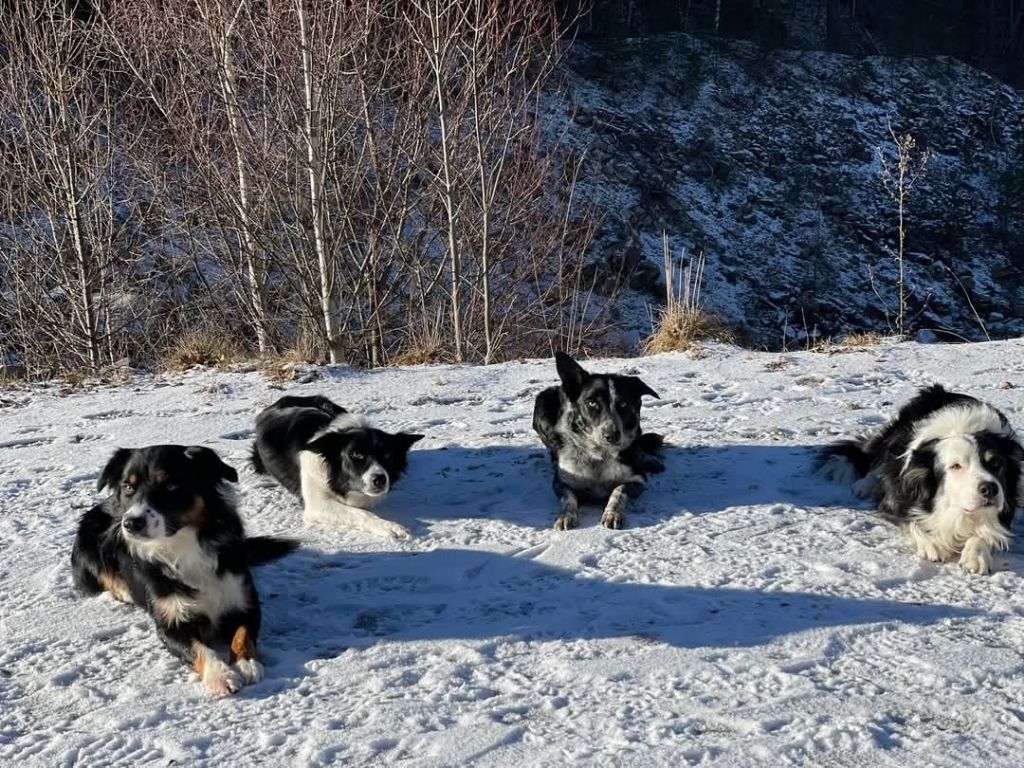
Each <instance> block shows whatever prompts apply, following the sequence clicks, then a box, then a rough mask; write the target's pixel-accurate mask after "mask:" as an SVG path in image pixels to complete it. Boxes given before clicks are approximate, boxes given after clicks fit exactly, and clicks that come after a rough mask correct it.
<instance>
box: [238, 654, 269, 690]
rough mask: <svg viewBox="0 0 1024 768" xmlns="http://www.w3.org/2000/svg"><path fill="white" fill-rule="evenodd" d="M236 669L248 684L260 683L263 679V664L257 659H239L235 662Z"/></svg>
mask: <svg viewBox="0 0 1024 768" xmlns="http://www.w3.org/2000/svg"><path fill="white" fill-rule="evenodd" d="M235 670H236V671H237V672H238V674H239V675H241V676H242V680H244V681H245V684H246V685H252V684H253V683H258V682H259V681H260V680H262V679H263V665H262V664H261V663H260V662H258V661H257V660H256V659H239V660H238V661H236V662H235Z"/></svg>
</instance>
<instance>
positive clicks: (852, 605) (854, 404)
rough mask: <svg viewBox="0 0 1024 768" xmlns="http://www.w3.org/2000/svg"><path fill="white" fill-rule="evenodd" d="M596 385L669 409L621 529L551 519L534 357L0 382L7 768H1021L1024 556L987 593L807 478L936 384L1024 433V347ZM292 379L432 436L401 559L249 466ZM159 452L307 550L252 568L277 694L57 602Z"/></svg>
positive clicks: (753, 366)
mask: <svg viewBox="0 0 1024 768" xmlns="http://www.w3.org/2000/svg"><path fill="white" fill-rule="evenodd" d="M592 367H593V368H594V369H595V370H597V369H604V370H609V371H615V372H629V373H635V374H638V375H640V376H642V377H643V378H644V379H645V380H646V381H647V382H648V383H649V384H650V385H651V386H652V387H653V388H655V389H656V390H658V391H659V392H660V393H661V395H662V398H663V399H662V400H660V401H650V402H649V403H648V404H647V406H646V407H645V414H646V416H645V426H646V427H647V428H649V429H654V430H656V431H659V432H663V433H664V434H665V435H666V436H667V437H668V439H669V440H670V441H671V443H672V445H673V447H672V448H671V451H670V455H669V461H668V464H669V469H668V472H667V473H666V474H664V475H661V476H658V477H657V478H655V480H654V481H653V483H652V484H651V486H650V488H649V490H648V492H647V494H646V495H645V496H644V498H643V499H642V503H641V505H640V507H639V508H637V509H636V510H634V511H633V512H632V513H631V515H630V516H629V518H628V524H629V527H628V529H627V530H624V531H621V532H610V531H607V530H604V529H602V528H600V527H599V526H598V525H597V517H598V516H597V513H596V512H594V511H590V512H589V513H588V514H585V516H584V518H583V527H582V528H581V529H580V530H577V531H571V532H567V533H556V532H554V531H552V530H550V525H551V522H552V520H553V518H554V514H555V510H556V506H557V505H556V503H555V500H554V498H553V495H552V493H551V490H550V474H549V468H548V461H547V458H546V457H545V456H544V454H543V453H542V451H541V449H540V444H539V442H538V440H537V439H536V438H535V436H534V434H533V433H532V431H531V428H530V417H531V412H532V406H533V397H534V395H535V394H536V392H537V391H538V390H539V389H540V388H541V387H543V386H546V385H548V384H551V383H553V382H554V381H555V373H554V366H553V364H552V363H550V362H549V361H530V362H524V363H516V364H506V365H500V366H494V367H489V368H482V367H468V366H467V367H423V368H411V369H398V370H380V371H374V372H363V371H354V370H348V369H340V368H339V369H329V370H319V369H318V370H315V371H314V373H315V374H317V378H315V380H313V381H312V382H309V383H305V384H301V385H300V384H288V385H287V386H285V388H284V389H282V388H281V385H280V384H279V383H275V382H272V381H269V380H267V379H266V378H264V377H263V375H261V374H260V373H256V372H249V373H216V372H212V371H206V370H196V371H192V372H190V373H187V374H184V375H166V376H154V377H140V378H136V379H133V380H132V381H131V382H129V383H128V384H125V385H122V386H118V387H103V388H99V389H96V390H94V391H84V392H82V391H77V392H72V393H68V394H65V393H62V392H61V387H60V386H58V385H51V386H44V387H39V388H36V389H34V390H21V391H19V390H11V391H6V392H3V393H0V424H2V430H0V764H2V765H17V766H53V765H125V766H141V765H168V764H172V763H173V764H177V765H210V766H213V765H218V766H219V765H255V764H269V765H276V764H280V765H307V764H308V765H324V764H331V763H336V764H338V765H409V766H448V765H451V766H455V765H479V766H509V765H518V766H542V765H543V766H554V765H576V764H578V765H665V766H681V765H715V766H750V765H761V766H780V765H807V766H822V765H843V766H848V765H857V766H871V767H872V768H876V767H878V766H907V765H921V766H924V765H927V766H947V765H948V766H954V765H955V766H966V765H985V766H996V765H1006V766H1009V765H1016V764H1019V755H1020V744H1021V739H1022V737H1024V717H1022V714H1021V713H1022V712H1024V675H1022V674H1021V672H1022V662H1021V648H1022V647H1024V545H1021V544H1020V543H1018V544H1016V545H1015V547H1014V549H1013V551H1011V552H1010V553H1009V554H1005V555H1000V556H998V557H997V558H996V562H995V569H996V573H995V574H994V575H992V576H991V577H977V576H970V575H967V574H965V573H962V572H961V571H960V570H959V568H958V567H957V566H956V565H955V564H949V565H933V564H930V563H926V562H921V561H919V560H918V559H917V558H916V557H915V556H914V554H913V552H912V551H911V548H910V546H909V545H908V543H907V542H906V541H905V540H904V539H903V538H902V537H901V536H900V535H899V534H898V533H897V532H896V531H895V530H894V529H893V528H892V527H891V526H890V525H888V524H885V523H883V522H881V521H879V520H878V519H876V518H875V517H874V516H873V514H872V513H871V512H870V511H868V510H867V509H866V508H865V507H864V506H863V505H862V504H861V503H859V502H857V501H856V500H854V499H853V498H852V496H851V495H850V494H849V493H848V491H846V490H845V489H843V488H837V487H831V486H828V485H825V484H823V483H822V482H820V481H818V480H817V479H816V478H814V477H812V476H811V475H810V474H809V462H810V456H811V451H812V449H813V448H814V447H815V446H817V445H820V444H822V443H824V442H826V441H829V440H831V439H833V438H834V437H835V436H837V435H849V434H851V433H854V432H857V431H859V430H863V429H866V428H871V427H873V426H875V425H877V424H879V423H880V422H881V421H883V420H884V419H885V418H886V416H887V415H888V414H890V413H891V412H892V410H893V408H894V406H895V405H896V404H898V403H899V402H901V401H902V400H904V399H905V398H907V397H908V396H910V395H911V394H912V392H913V391H914V389H915V388H916V387H918V386H921V385H924V384H928V383H931V382H933V381H939V382H942V383H944V384H946V385H950V386H953V387H957V388H961V389H964V390H967V391H970V392H972V393H974V394H976V395H978V396H980V397H983V398H985V399H988V400H990V401H991V402H993V403H994V404H996V405H997V406H998V407H1000V408H1002V409H1004V410H1005V412H1006V413H1007V414H1008V415H1009V416H1010V418H1011V419H1012V420H1014V421H1015V422H1016V423H1017V425H1018V426H1024V413H1022V410H1024V396H1022V394H1021V393H1022V389H1021V387H1022V386H1024V341H1017V342H1002V343H994V344H979V345H970V346H957V347H952V346H923V345H915V344H904V345H899V346H891V347H888V346H887V347H878V348H865V349H859V350H857V351H853V352H849V353H843V354H834V355H823V354H810V353H798V354H787V355H770V354H762V353H752V352H746V351H742V350H738V349H735V348H731V347H724V346H716V347H711V348H709V349H708V350H707V354H706V355H705V356H704V357H702V358H700V359H693V358H691V357H689V356H684V355H665V356H659V357H654V358H644V359H633V360H609V361H604V362H601V363H594V364H592ZM282 392H293V393H305V394H308V393H314V392H319V393H323V394H326V395H329V396H331V397H332V398H334V399H336V400H337V401H339V402H340V403H343V404H344V405H346V406H349V407H350V408H352V409H353V410H356V411H359V412H362V413H364V414H367V415H368V416H370V417H371V418H372V419H374V420H375V421H376V422H377V423H378V424H379V425H381V426H383V427H385V428H389V429H408V430H415V431H420V432H424V433H426V435H427V438H426V439H425V440H423V441H422V442H421V443H419V444H417V446H416V447H415V449H414V450H413V453H412V454H411V461H410V472H409V474H408V476H407V477H406V478H405V479H403V480H402V481H401V482H400V483H399V486H398V488H397V490H396V492H395V493H394V495H393V496H392V497H391V499H390V500H389V504H388V507H387V508H386V509H385V510H383V511H384V514H386V515H390V516H392V517H393V518H394V519H396V520H398V521H401V522H402V523H404V524H407V525H409V526H410V527H411V528H412V530H413V533H414V538H413V539H412V540H411V541H409V542H393V541H384V540H381V539H377V538H373V537H370V536H367V535H363V534H358V533H352V532H346V531H338V530H329V529H325V528H310V529H303V528H302V527H301V523H300V512H299V509H298V508H297V506H296V504H295V503H294V502H293V500H292V499H290V498H289V497H287V496H286V495H285V494H284V493H283V492H281V491H280V490H277V489H275V488H272V487H267V486H266V485H264V484H263V481H262V480H260V479H258V478H257V477H256V476H254V474H253V473H252V471H251V470H250V469H249V468H248V467H246V466H244V461H245V456H246V453H247V450H248V446H249V440H250V438H251V435H252V425H253V418H254V415H255V414H256V412H257V411H258V410H259V409H260V408H262V407H263V406H265V405H267V404H269V403H270V402H272V401H273V400H274V399H276V398H277V397H279V396H280V395H281V394H282ZM166 441H174V442H181V443H205V444H208V445H210V446H212V447H214V448H215V449H217V450H218V451H220V452H222V454H223V455H225V456H226V457H227V458H228V459H229V460H230V461H231V462H232V463H233V464H234V465H235V466H236V467H238V468H239V469H240V470H241V474H242V488H243V491H244V493H243V502H242V508H243V511H244V517H245V518H246V520H247V522H248V526H249V529H250V531H251V532H253V533H291V534H293V535H299V536H302V537H303V538H304V540H305V546H304V548H303V549H302V550H301V551H300V552H299V553H297V554H295V555H294V556H292V557H290V558H288V559H286V560H283V561H281V562H279V563H277V564H274V565H272V566H268V567H266V568H263V569H261V570H259V571H258V572H257V583H258V585H259V588H260V592H261V594H262V597H263V604H264V628H263V633H262V637H261V649H262V654H263V657H264V661H265V663H266V669H267V678H266V680H264V681H263V682H262V683H259V684H257V685H254V686H252V687H249V688H246V689H244V690H243V691H242V693H241V694H239V695H238V696H237V697H236V698H233V699H230V700H212V699H210V698H209V697H208V696H207V694H206V693H205V692H204V691H203V689H202V687H201V686H200V685H199V684H198V683H197V682H196V681H195V680H194V679H193V677H192V674H191V672H189V671H188V670H187V669H185V668H184V667H183V666H182V665H181V664H179V663H178V662H176V661H175V660H173V659H172V658H171V657H170V656H169V655H168V654H167V652H166V651H164V650H163V648H162V647H161V646H160V644H159V642H158V641H157V639H156V637H155V635H154V633H153V631H152V629H151V627H150V624H149V620H148V618H147V617H146V616H145V615H144V613H142V612H141V611H139V610H136V609H132V608H129V607H126V606H124V605H122V604H119V603H116V602H114V601H113V600H111V599H109V598H107V597H106V596H104V597H101V598H96V599H89V600H80V599H78V598H76V596H75V595H74V593H73V591H72V588H71V581H70V572H69V565H68V559H69V552H70V546H71V541H72V536H73V531H74V527H75V524H76V520H77V517H78V515H79V514H81V512H82V511H83V510H84V509H86V508H87V507H88V506H89V505H91V504H93V503H94V502H95V501H96V500H97V498H98V496H97V494H96V493H95V492H94V485H95V482H96V478H97V476H98V471H99V469H100V468H101V466H102V464H103V463H104V462H105V460H106V459H107V457H108V456H109V454H110V453H111V451H112V450H113V449H114V448H115V447H116V446H137V445H142V444H146V443H153V442H166Z"/></svg>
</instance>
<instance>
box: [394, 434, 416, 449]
mask: <svg viewBox="0 0 1024 768" xmlns="http://www.w3.org/2000/svg"><path fill="white" fill-rule="evenodd" d="M422 439H423V435H416V434H413V433H412V432H398V433H397V434H394V435H392V436H391V440H392V442H394V443H395V445H397V446H398V448H399V449H400V450H402V451H405V452H408V451H409V449H410V448H412V446H413V443H416V442H419V441H420V440H422Z"/></svg>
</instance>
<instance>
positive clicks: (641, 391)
mask: <svg viewBox="0 0 1024 768" xmlns="http://www.w3.org/2000/svg"><path fill="white" fill-rule="evenodd" d="M617 383H619V384H625V385H626V392H627V394H629V396H630V397H633V398H635V399H637V400H639V399H641V398H642V397H643V396H644V395H650V396H651V397H653V398H655V399H657V400H661V396H660V395H659V394H658V393H657V392H655V391H654V390H653V389H651V388H650V387H649V386H647V384H645V383H644V381H643V379H641V378H640V377H639V376H620V377H619V381H618V382H617Z"/></svg>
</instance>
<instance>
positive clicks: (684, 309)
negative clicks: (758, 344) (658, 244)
mask: <svg viewBox="0 0 1024 768" xmlns="http://www.w3.org/2000/svg"><path fill="white" fill-rule="evenodd" d="M663 241H664V258H665V307H664V308H663V309H661V311H660V312H659V313H658V318H657V321H656V322H653V325H654V332H653V333H652V334H651V335H650V336H649V337H648V338H647V340H646V341H645V342H644V346H643V349H644V353H645V354H648V355H655V354H658V353H659V352H686V351H688V350H690V349H691V348H692V347H693V346H694V345H695V344H696V343H697V342H699V341H721V342H726V343H729V344H732V343H735V341H736V334H735V332H733V330H732V329H731V328H728V327H727V326H726V325H724V324H723V323H722V322H721V321H720V320H719V319H718V318H717V317H715V316H714V315H712V314H710V313H709V312H706V311H705V310H704V309H703V308H702V307H701V306H700V288H701V282H702V281H703V279H704V254H701V255H700V256H698V257H697V259H696V260H694V259H690V261H689V262H688V263H687V264H686V266H684V267H682V269H681V270H679V279H678V280H676V267H675V263H674V261H673V259H672V253H671V251H670V250H669V247H668V237H667V236H664V240H663ZM682 260H683V256H682V255H680V258H679V261H680V265H681V264H682Z"/></svg>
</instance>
